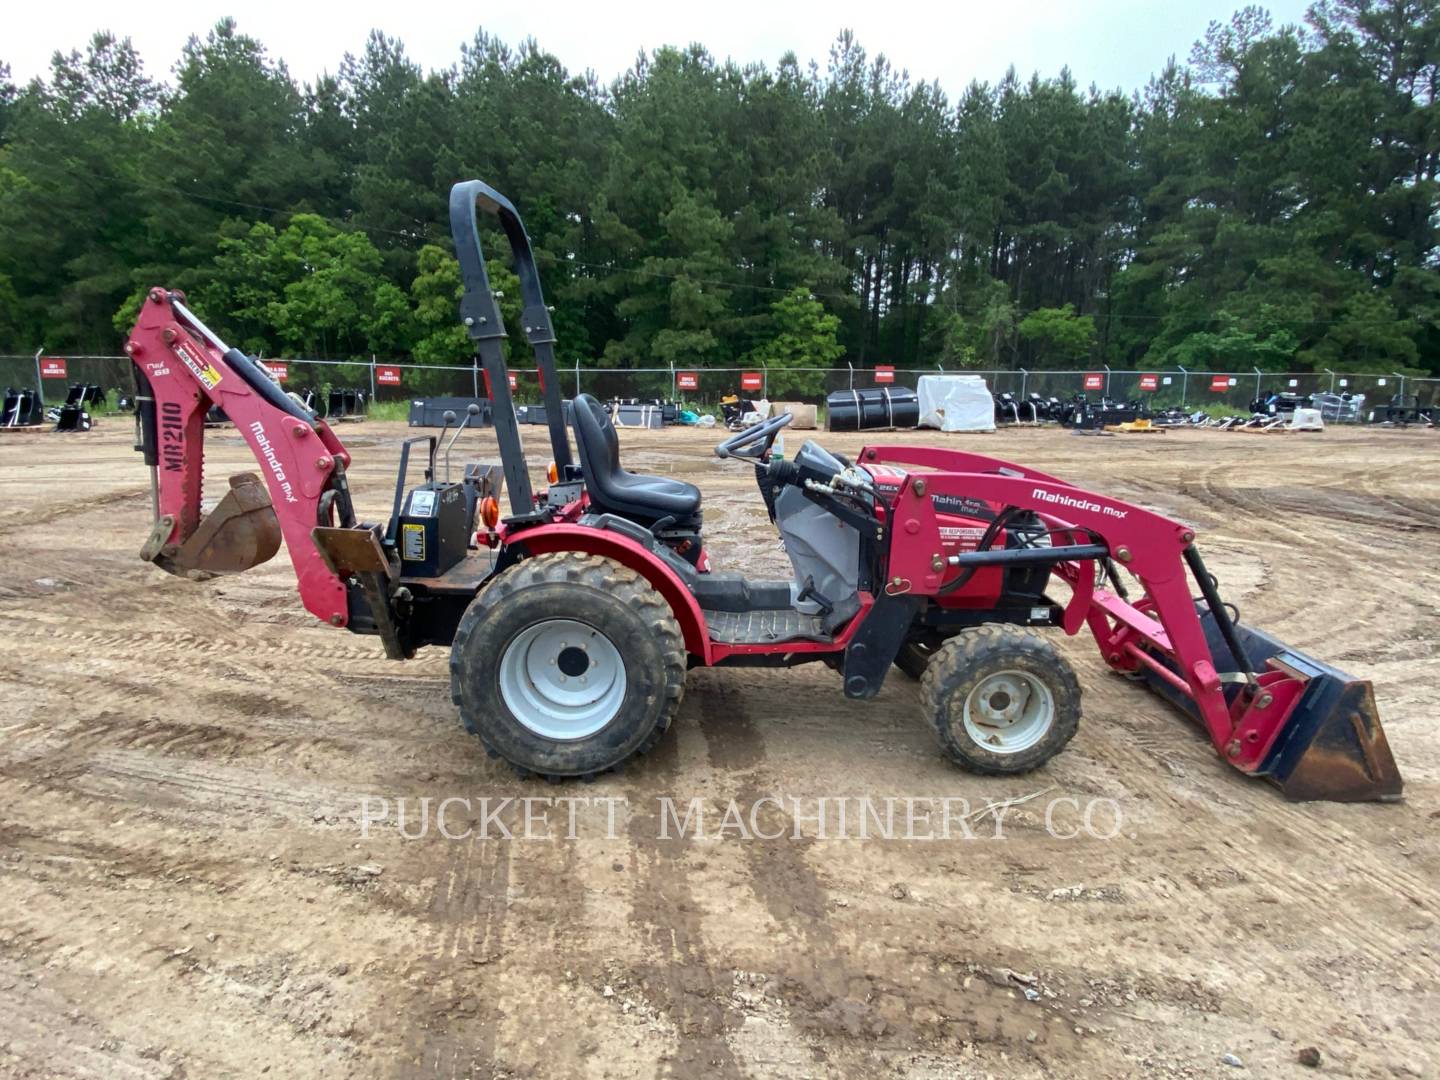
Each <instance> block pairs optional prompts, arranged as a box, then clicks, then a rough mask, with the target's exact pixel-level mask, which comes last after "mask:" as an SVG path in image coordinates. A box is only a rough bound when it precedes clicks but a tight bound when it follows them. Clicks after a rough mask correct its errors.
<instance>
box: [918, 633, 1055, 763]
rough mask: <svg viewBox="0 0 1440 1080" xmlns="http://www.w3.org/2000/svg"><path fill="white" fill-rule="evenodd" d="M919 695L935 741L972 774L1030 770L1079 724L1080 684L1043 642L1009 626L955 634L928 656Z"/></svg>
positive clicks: (1051, 753)
mask: <svg viewBox="0 0 1440 1080" xmlns="http://www.w3.org/2000/svg"><path fill="white" fill-rule="evenodd" d="M921 692H922V694H923V695H924V699H925V703H926V706H927V707H928V709H929V712H930V717H931V721H932V722H933V723H934V725H935V730H936V733H937V734H938V735H939V736H940V744H941V746H942V747H943V748H944V750H945V752H946V754H947V755H949V757H950V758H951V759H952V760H954V761H955V762H957V763H958V764H960V765H961V766H963V767H965V768H967V769H969V770H971V771H972V772H977V773H986V774H991V775H1006V774H1013V773H1023V772H1029V771H1030V770H1031V769H1036V768H1039V767H1040V766H1041V765H1043V764H1044V763H1045V762H1047V761H1049V760H1050V759H1051V758H1052V757H1054V756H1055V755H1056V754H1058V753H1059V752H1060V751H1061V750H1062V749H1064V747H1065V744H1066V743H1068V742H1069V741H1070V739H1071V738H1072V737H1073V736H1074V734H1075V731H1076V729H1077V728H1078V727H1079V724H1080V683H1079V680H1078V679H1076V677H1075V671H1074V669H1073V668H1071V667H1070V665H1069V663H1067V662H1066V660H1065V658H1064V657H1063V656H1061V655H1060V653H1059V651H1058V650H1057V649H1056V648H1055V647H1054V646H1053V645H1051V644H1050V643H1049V642H1048V641H1046V640H1045V639H1043V638H1041V637H1040V636H1038V635H1037V634H1034V633H1032V632H1030V631H1029V630H1024V629H1021V628H1020V627H1015V626H1001V625H989V626H979V627H975V628H973V629H969V630H965V631H962V632H961V633H960V634H958V635H956V636H955V637H953V638H951V639H950V640H949V641H947V642H946V643H945V644H944V645H942V646H940V648H939V649H937V650H936V651H935V652H934V654H933V655H932V656H931V657H930V662H929V663H928V664H927V665H926V668H925V673H924V676H923V677H922V679H921Z"/></svg>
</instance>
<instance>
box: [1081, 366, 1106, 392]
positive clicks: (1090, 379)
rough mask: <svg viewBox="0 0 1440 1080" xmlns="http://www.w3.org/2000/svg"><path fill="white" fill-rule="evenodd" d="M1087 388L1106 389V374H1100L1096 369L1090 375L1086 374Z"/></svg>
mask: <svg viewBox="0 0 1440 1080" xmlns="http://www.w3.org/2000/svg"><path fill="white" fill-rule="evenodd" d="M1085 389H1086V390H1103V389H1105V376H1104V375H1101V374H1098V373H1097V372H1094V371H1092V372H1090V373H1089V374H1088V375H1086V376H1085Z"/></svg>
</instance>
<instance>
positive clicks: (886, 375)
mask: <svg viewBox="0 0 1440 1080" xmlns="http://www.w3.org/2000/svg"><path fill="white" fill-rule="evenodd" d="M875 381H876V382H877V383H893V382H894V381H895V365H894V364H876V365H875Z"/></svg>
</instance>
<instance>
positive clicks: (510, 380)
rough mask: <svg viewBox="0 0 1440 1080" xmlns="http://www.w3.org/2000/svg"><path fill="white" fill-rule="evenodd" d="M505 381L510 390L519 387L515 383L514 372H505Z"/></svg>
mask: <svg viewBox="0 0 1440 1080" xmlns="http://www.w3.org/2000/svg"><path fill="white" fill-rule="evenodd" d="M505 381H506V382H508V383H509V384H510V389H511V390H514V389H515V387H516V386H518V385H519V384H518V383H517V382H516V381H515V372H513V371H507V372H506V373H505Z"/></svg>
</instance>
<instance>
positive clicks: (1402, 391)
mask: <svg viewBox="0 0 1440 1080" xmlns="http://www.w3.org/2000/svg"><path fill="white" fill-rule="evenodd" d="M1390 374H1391V375H1394V376H1395V377H1396V378H1397V379H1399V380H1400V397H1401V399H1402V401H1403V399H1404V397H1405V376H1404V375H1401V374H1400V372H1398V371H1392V372H1391V373H1390Z"/></svg>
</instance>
